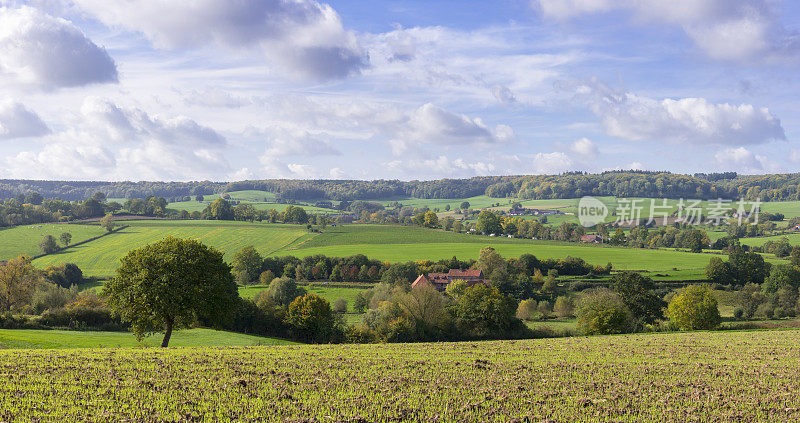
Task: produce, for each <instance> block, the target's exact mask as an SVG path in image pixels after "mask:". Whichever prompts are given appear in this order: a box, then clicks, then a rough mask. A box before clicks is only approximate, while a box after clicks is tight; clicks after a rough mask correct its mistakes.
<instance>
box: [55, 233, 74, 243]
mask: <svg viewBox="0 0 800 423" xmlns="http://www.w3.org/2000/svg"><path fill="white" fill-rule="evenodd" d="M58 239H59V240H60V241H61V243H62V244H64V247H68V246H69V243H70V242H72V234H71V233H69V232H63V233H62V234H61V235H60V236H59V237H58Z"/></svg>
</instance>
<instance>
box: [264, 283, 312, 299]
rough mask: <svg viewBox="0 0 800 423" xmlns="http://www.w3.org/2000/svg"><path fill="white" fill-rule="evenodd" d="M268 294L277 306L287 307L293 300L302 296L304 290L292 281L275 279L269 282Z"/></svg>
mask: <svg viewBox="0 0 800 423" xmlns="http://www.w3.org/2000/svg"><path fill="white" fill-rule="evenodd" d="M268 292H269V295H270V296H271V297H272V299H273V300H275V302H276V303H277V304H278V305H289V304H290V303H291V302H292V301H294V299H295V298H297V297H299V296H301V295H303V294H304V293H305V290H304V289H303V288H300V287H299V286H297V282H295V281H294V280H293V279H289V278H275V279H273V280H272V282H270V284H269V289H268Z"/></svg>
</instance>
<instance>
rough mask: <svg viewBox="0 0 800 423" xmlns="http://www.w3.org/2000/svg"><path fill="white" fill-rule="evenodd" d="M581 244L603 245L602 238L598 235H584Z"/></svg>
mask: <svg viewBox="0 0 800 423" xmlns="http://www.w3.org/2000/svg"><path fill="white" fill-rule="evenodd" d="M581 242H587V243H591V244H602V243H603V237H602V236H600V235H594V234H590V235H584V236H582V237H581Z"/></svg>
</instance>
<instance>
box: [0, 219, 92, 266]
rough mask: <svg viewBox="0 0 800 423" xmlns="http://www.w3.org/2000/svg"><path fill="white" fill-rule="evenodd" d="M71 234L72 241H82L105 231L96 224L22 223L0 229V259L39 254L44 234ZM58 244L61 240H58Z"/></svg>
mask: <svg viewBox="0 0 800 423" xmlns="http://www.w3.org/2000/svg"><path fill="white" fill-rule="evenodd" d="M64 232H69V233H71V234H72V243H73V244H74V243H76V242H80V241H84V240H86V239H89V238H91V237H94V236H98V235H102V234H103V233H104V232H105V231H104V230H103V229H102V228H101V227H100V226H98V225H67V224H64V223H55V224H41V225H24V226H17V227H13V228H3V229H0V260H8V259H10V258H13V257H16V256H18V255H20V254H26V255H28V256H34V255H36V254H39V242H40V241H41V240H42V238H44V236H45V235H53V236H54V237H56V240H57V241H58V237H59V236H60V235H61V234H62V233H64ZM58 243H59V245H60V244H61V241H58Z"/></svg>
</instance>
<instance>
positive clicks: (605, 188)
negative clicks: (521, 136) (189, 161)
mask: <svg viewBox="0 0 800 423" xmlns="http://www.w3.org/2000/svg"><path fill="white" fill-rule="evenodd" d="M239 190H263V191H268V192H273V193H276V194H277V195H278V198H279V199H294V200H337V201H343V200H348V201H353V200H375V199H387V198H392V197H401V196H407V197H416V198H467V197H472V196H476V195H482V194H485V195H488V196H490V197H495V198H505V197H517V198H525V199H556V198H579V197H582V196H584V195H595V196H616V197H657V198H692V199H716V198H724V199H738V198H744V199H747V200H755V199H756V198H761V199H762V200H763V201H797V200H800V173H791V174H772V175H738V174H736V173H735V172H726V173H709V174H705V173H697V174H695V175H681V174H673V173H670V172H652V171H634V170H626V171H606V172H603V173H599V174H589V173H583V172H567V173H564V174H561V175H528V176H481V177H474V178H468V179H440V180H434V181H399V180H374V181H355V180H325V179H320V180H292V179H267V180H251V181H239V182H229V183H223V182H210V181H193V182H129V181H125V182H100V181H30V180H0V198H4V199H8V198H12V197H14V196H16V195H19V194H22V195H25V194H27V193H28V192H39V193H41V194H42V195H43V196H45V197H48V198H55V197H59V198H62V199H64V200H69V201H75V200H83V199H85V198H88V197H89V196H91V195H92V194H93V193H94V192H97V191H102V192H105V193H106V194H107V195H108V196H109V197H113V198H145V197H148V196H156V197H165V198H185V197H187V196H196V195H207V194H218V193H223V192H228V191H239Z"/></svg>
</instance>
